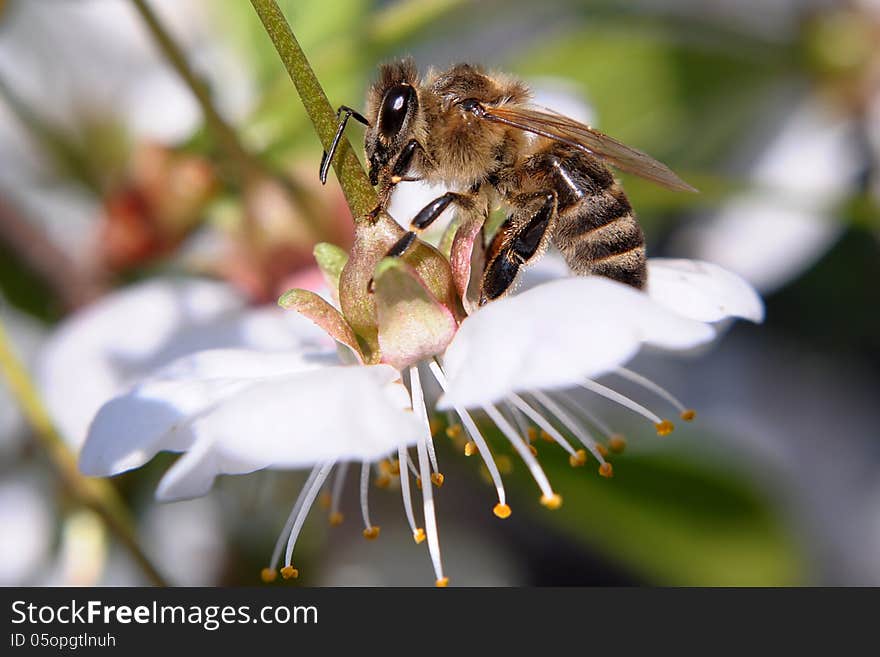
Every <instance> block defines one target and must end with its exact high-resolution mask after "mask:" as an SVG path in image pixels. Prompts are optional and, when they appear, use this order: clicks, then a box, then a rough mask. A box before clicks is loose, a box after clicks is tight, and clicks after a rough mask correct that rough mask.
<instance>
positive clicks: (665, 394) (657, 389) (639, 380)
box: [615, 367, 689, 414]
mask: <svg viewBox="0 0 880 657" xmlns="http://www.w3.org/2000/svg"><path fill="white" fill-rule="evenodd" d="M615 374H617V375H618V376H619V377H621V378H624V379H626V380H627V381H631V382H632V383H635V384H636V385H639V386H642V387H643V388H645V389H646V390H650V391H651V392H653V393H654V394H655V395H657V396H658V397H662V398H663V399H665V400H666V401H668V402H669V403H670V404H672V406H673V407H674V408H675V410H677V411H678V412H679V414H682V413H687V412H688V410H689V409H687V408H685V405H684V404H682V403H681V402H680V401H679V400H678V398H676V397H675V396H674V395H673V394H672V393H671V392H669V391H668V390H666V388H663V387H661V386H659V385H658V384H656V383H654V382H653V381H651V379H649V378H647V377H645V376H642V375H641V374H639V373H638V372H633V371H632V370H628V369H626V368H625V367H618V368H617V369H616V370H615Z"/></svg>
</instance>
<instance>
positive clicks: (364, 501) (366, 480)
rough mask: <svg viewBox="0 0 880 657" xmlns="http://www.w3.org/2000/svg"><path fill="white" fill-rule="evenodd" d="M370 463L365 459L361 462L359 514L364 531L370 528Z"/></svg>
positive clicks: (371, 524)
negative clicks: (362, 521)
mask: <svg viewBox="0 0 880 657" xmlns="http://www.w3.org/2000/svg"><path fill="white" fill-rule="evenodd" d="M370 469H371V467H370V464H369V463H368V462H367V461H364V462H363V463H361V516H362V517H363V519H364V531H368V530H370V529H372V527H373V523H371V522H370V502H369V494H370Z"/></svg>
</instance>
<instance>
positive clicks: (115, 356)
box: [37, 278, 332, 449]
mask: <svg viewBox="0 0 880 657" xmlns="http://www.w3.org/2000/svg"><path fill="white" fill-rule="evenodd" d="M292 323H293V324H295V325H296V328H294V329H293V330H291V324H292ZM303 344H306V345H308V346H311V347H318V346H320V345H322V344H323V345H329V344H332V343H330V342H329V341H328V340H327V338H326V337H325V336H324V335H323V334H322V333H321V332H320V331H318V330H317V329H315V328H314V327H312V325H311V324H310V323H309V322H308V321H306V320H304V319H302V318H300V317H296V316H294V315H292V314H291V313H286V314H285V313H282V312H281V311H280V310H278V309H277V308H276V309H272V308H268V309H261V310H255V311H254V310H247V308H246V307H245V303H244V299H243V298H242V297H241V296H240V295H239V294H238V293H236V292H235V291H234V290H233V289H232V288H231V287H230V286H229V285H225V284H223V283H218V282H213V281H209V280H205V279H197V278H179V279H175V278H160V279H154V280H152V281H150V282H147V283H140V284H137V285H132V286H130V287H126V288H123V289H121V290H119V291H117V292H114V293H112V294H109V295H107V296H106V297H104V298H102V299H101V300H100V301H98V302H97V303H95V304H93V305H91V306H89V307H87V308H84V309H83V310H81V311H79V312H77V313H76V314H74V315H73V316H71V317H70V318H68V319H66V320H65V321H64V322H62V323H61V324H60V325H59V326H58V327H57V328H56V329H55V331H54V332H53V333H52V335H51V336H50V337H49V339H48V340H47V341H46V342H45V345H44V347H43V349H42V351H41V353H40V355H39V360H38V364H37V378H38V383H39V386H40V389H41V392H42V395H43V399H44V401H45V402H46V405H47V407H48V409H49V411H50V413H51V415H52V417H53V419H54V421H55V423H56V425H57V426H58V428H59V429H60V431H61V433H62V435H63V436H64V437H65V438H66V439H67V441H68V442H69V444H70V445H71V446H72V447H74V448H76V449H79V447H80V446H81V445H82V443H83V441H84V440H85V436H86V432H87V430H88V425H89V422H90V421H91V419H92V417H94V415H95V413H96V412H97V411H98V409H99V408H100V407H101V405H102V404H104V402H106V401H107V400H109V399H111V398H112V397H114V396H115V395H118V394H120V393H121V392H123V391H124V390H125V389H126V388H127V387H129V386H130V385H131V384H132V383H134V382H135V381H138V380H140V379H142V378H143V377H144V376H146V375H147V374H149V373H150V372H153V371H155V370H156V369H158V368H159V367H162V366H163V365H166V364H168V363H170V362H172V361H174V360H176V359H178V358H180V357H182V356H185V355H186V354H189V353H192V352H195V351H200V350H203V349H210V348H226V347H248V348H251V349H256V350H262V351H278V350H289V349H293V348H297V347H300V346H302V345H303Z"/></svg>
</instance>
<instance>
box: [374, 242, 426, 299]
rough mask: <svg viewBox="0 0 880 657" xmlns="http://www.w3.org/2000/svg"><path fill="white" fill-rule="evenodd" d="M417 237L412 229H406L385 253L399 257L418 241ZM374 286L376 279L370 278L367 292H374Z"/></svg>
mask: <svg viewBox="0 0 880 657" xmlns="http://www.w3.org/2000/svg"><path fill="white" fill-rule="evenodd" d="M416 239H417V236H416V234H415V233H414V232H412V231H411V230H408V231H406V232H405V233H404V234H403V237H401V238H400V239H399V240H397V241H396V242H395V243H394V244H393V245H392V246H391V248H390V249H388V251H387V252H386V253H385V257H386V258H399V257H400V256H402V255H403V254H404V253H406V252H407V249H409V247H411V246H412V245H413V243H414V242H415V241H416ZM374 287H375V284H374V281H373V279H372V278H370V280H369V282H368V283H367V292H369V293H370V294H372V293H373V289H374Z"/></svg>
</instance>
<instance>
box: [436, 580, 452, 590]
mask: <svg viewBox="0 0 880 657" xmlns="http://www.w3.org/2000/svg"><path fill="white" fill-rule="evenodd" d="M434 586H436V587H437V588H438V589H445V588H446V587H447V586H449V578H448V577H441V578H440V579H438V580H437V581H436V582H434Z"/></svg>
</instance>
